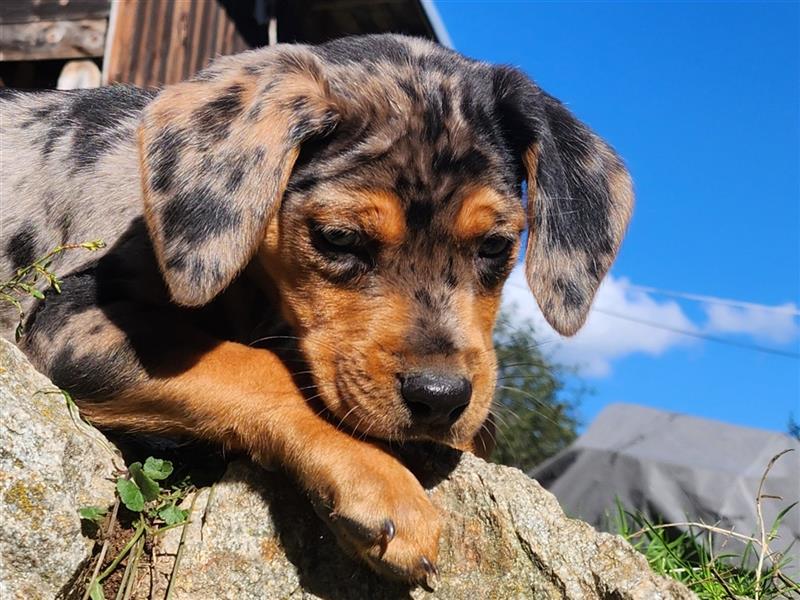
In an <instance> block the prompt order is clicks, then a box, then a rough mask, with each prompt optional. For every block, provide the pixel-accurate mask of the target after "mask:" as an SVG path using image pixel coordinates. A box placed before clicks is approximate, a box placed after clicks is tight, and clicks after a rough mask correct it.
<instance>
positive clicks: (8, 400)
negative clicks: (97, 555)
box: [0, 339, 115, 599]
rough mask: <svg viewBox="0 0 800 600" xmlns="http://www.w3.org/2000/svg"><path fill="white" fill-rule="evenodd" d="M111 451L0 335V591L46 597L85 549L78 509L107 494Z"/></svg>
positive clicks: (106, 500) (66, 580)
mask: <svg viewBox="0 0 800 600" xmlns="http://www.w3.org/2000/svg"><path fill="white" fill-rule="evenodd" d="M114 460H115V456H114V454H113V452H112V450H111V448H110V446H109V445H108V442H107V441H105V438H103V436H101V435H100V434H99V433H98V432H97V431H96V430H94V429H92V428H90V427H88V426H87V425H85V424H83V423H81V422H80V421H79V420H77V417H76V418H75V419H73V418H72V416H71V415H70V411H69V410H68V408H67V402H66V398H65V397H64V396H63V395H62V394H61V393H60V392H59V391H58V389H57V388H56V387H55V386H54V385H53V384H52V383H50V381H48V380H47V378H46V377H44V376H43V375H41V374H40V373H38V372H37V371H36V370H35V369H34V368H33V367H32V366H31V365H30V364H29V363H28V361H27V360H26V359H25V357H24V356H23V354H22V353H21V352H20V351H19V350H18V349H17V348H16V347H14V346H12V345H11V344H10V343H8V342H7V341H5V340H3V339H0V598H15V599H16V598H25V599H34V598H47V599H51V598H54V597H56V595H57V594H58V593H59V592H61V591H62V590H63V589H64V588H65V587H66V586H68V585H69V584H70V583H71V581H72V579H73V577H74V575H75V573H76V572H77V571H78V569H79V567H80V566H81V564H82V563H83V562H84V561H85V560H86V559H87V558H88V557H89V556H90V554H91V549H92V546H93V544H92V542H91V540H88V539H86V538H84V537H83V536H82V534H81V523H80V519H79V517H78V512H77V511H78V508H80V507H83V506H89V505H97V506H104V507H105V506H108V505H109V504H111V503H112V502H113V501H114V484H113V482H112V480H111V479H110V477H111V475H112V474H113V471H114Z"/></svg>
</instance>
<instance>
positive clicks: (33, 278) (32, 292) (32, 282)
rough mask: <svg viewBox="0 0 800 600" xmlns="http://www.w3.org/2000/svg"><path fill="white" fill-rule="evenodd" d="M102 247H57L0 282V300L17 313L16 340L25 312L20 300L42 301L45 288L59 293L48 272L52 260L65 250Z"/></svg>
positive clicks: (57, 283) (93, 244)
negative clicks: (9, 305) (27, 297)
mask: <svg viewBox="0 0 800 600" xmlns="http://www.w3.org/2000/svg"><path fill="white" fill-rule="evenodd" d="M104 247H105V243H103V242H102V241H100V240H95V241H93V242H83V243H81V244H64V245H62V246H57V247H56V248H54V249H53V250H51V251H50V252H48V253H47V254H45V255H44V256H42V257H41V258H39V259H37V260H35V261H34V262H33V263H32V264H30V265H28V266H25V267H20V268H19V269H17V270H16V271H15V272H14V275H13V276H12V277H11V279H9V280H8V281H2V282H0V300H1V301H4V302H8V303H9V304H11V305H12V306H14V308H16V309H17V312H18V313H19V323H18V325H17V329H16V332H15V335H16V339H17V340H19V339H20V338H21V337H22V334H23V333H24V325H23V320H24V319H25V311H24V310H23V308H22V298H23V297H25V296H31V297H33V298H36V299H37V300H44V292H42V290H41V289H40V288H41V287H45V289H46V287H48V286H49V287H50V288H52V289H53V290H55V292H56V293H57V294H60V293H61V280H60V279H59V278H58V277H57V276H56V274H55V273H54V272H53V271H51V270H50V267H51V265H52V263H53V260H55V258H56V257H57V256H59V255H60V254H62V253H64V252H66V251H67V250H76V249H79V248H80V249H83V250H89V251H90V252H94V251H96V250H100V248H104ZM43 281H44V282H46V284H47V285H46V286H40V284H41V283H42V282H43Z"/></svg>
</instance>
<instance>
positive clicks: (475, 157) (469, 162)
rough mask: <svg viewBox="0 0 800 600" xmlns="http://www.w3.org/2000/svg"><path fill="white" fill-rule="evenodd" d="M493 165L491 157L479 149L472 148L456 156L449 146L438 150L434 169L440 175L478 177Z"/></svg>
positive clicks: (434, 160) (434, 159) (434, 158)
mask: <svg viewBox="0 0 800 600" xmlns="http://www.w3.org/2000/svg"><path fill="white" fill-rule="evenodd" d="M491 167H492V163H491V162H490V160H489V157H488V156H487V155H486V154H484V153H483V152H481V151H480V150H478V149H477V148H470V149H469V150H467V151H466V152H464V153H463V154H459V155H458V156H456V155H455V154H454V153H453V150H452V149H451V148H449V147H447V148H444V149H443V150H440V151H438V152H436V153H435V154H434V156H433V169H434V172H435V173H437V174H438V175H445V174H452V175H456V176H458V177H465V178H471V179H476V178H478V177H480V176H481V175H483V174H485V173H486V172H487V171H489V170H490V169H491Z"/></svg>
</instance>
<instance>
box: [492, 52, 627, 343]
mask: <svg viewBox="0 0 800 600" xmlns="http://www.w3.org/2000/svg"><path fill="white" fill-rule="evenodd" d="M494 91H495V99H496V102H497V107H498V112H499V115H500V119H501V121H502V126H503V130H504V132H505V136H506V138H507V139H508V140H509V142H510V144H511V146H512V147H513V149H514V151H515V152H516V153H517V156H518V157H519V158H520V161H521V164H522V166H523V168H524V171H525V176H526V178H527V184H528V206H527V213H528V245H527V249H526V253H525V272H526V275H527V279H528V285H529V286H530V288H531V291H532V292H533V295H534V296H535V297H536V300H537V302H538V303H539V307H540V308H541V309H542V313H543V314H544V316H545V318H546V319H547V321H548V322H549V323H550V324H551V325H552V326H553V328H554V329H555V330H556V331H558V332H559V333H561V334H563V335H573V334H574V333H575V332H576V331H578V329H580V328H581V326H582V325H583V323H584V321H585V320H586V316H587V314H588V311H589V308H590V306H591V303H592V299H593V298H594V295H595V292H596V291H597V288H598V286H599V285H600V282H601V281H602V279H603V277H604V276H605V274H606V272H607V271H608V269H609V268H610V267H611V263H612V262H613V261H614V257H615V256H616V254H617V250H618V249H619V246H620V243H621V242H622V238H623V236H624V235H625V230H626V228H627V225H628V221H629V219H630V215H631V210H632V208H633V190H632V185H631V180H630V176H629V175H628V172H627V170H626V169H625V166H624V165H623V164H622V161H621V160H620V158H619V157H618V156H617V155H616V153H615V152H614V150H613V149H612V148H611V147H610V146H609V145H608V144H606V143H605V142H604V141H603V140H601V139H600V138H599V137H597V136H596V135H595V134H594V133H592V131H590V130H589V128H588V127H586V125H584V124H583V123H581V122H580V121H578V120H577V119H576V118H575V117H574V116H573V115H572V113H570V112H569V110H567V109H566V108H565V107H564V105H563V104H561V103H560V102H559V101H558V100H556V99H555V98H553V97H552V96H550V95H548V94H546V93H545V92H543V91H542V90H541V89H540V88H539V87H538V86H536V84H534V83H533V82H532V81H531V80H530V79H529V78H528V77H527V76H525V75H524V74H523V73H521V72H520V71H518V70H516V69H512V68H509V67H498V68H496V69H495V71H494Z"/></svg>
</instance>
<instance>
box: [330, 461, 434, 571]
mask: <svg viewBox="0 0 800 600" xmlns="http://www.w3.org/2000/svg"><path fill="white" fill-rule="evenodd" d="M369 454H371V453H369ZM359 462H360V464H358V465H351V466H350V467H349V468H347V467H345V468H339V469H337V471H339V472H338V476H337V477H335V478H334V480H333V481H332V484H331V489H330V490H329V493H328V494H326V496H327V498H328V501H327V502H324V503H322V504H320V505H318V507H317V512H318V513H319V514H320V516H321V517H322V518H323V519H324V520H325V521H326V522H327V523H328V525H329V526H330V528H331V529H332V531H333V532H334V534H335V535H336V537H337V539H338V541H339V544H340V545H341V546H342V547H343V548H344V549H345V550H346V551H348V552H350V553H351V554H353V555H355V556H357V557H359V558H361V559H362V560H364V561H365V562H366V563H367V564H368V565H369V566H370V567H372V569H373V570H375V571H376V572H377V573H379V574H381V575H383V576H386V577H390V578H393V579H399V580H402V581H408V582H411V583H417V584H422V585H426V586H430V583H431V580H432V579H433V578H435V577H436V574H437V571H436V560H437V557H438V554H439V535H440V532H441V522H440V515H439V511H438V510H437V509H436V507H434V505H433V504H432V503H431V501H430V500H429V499H428V496H427V495H426V493H425V490H424V489H423V488H422V486H421V485H420V483H419V482H418V481H417V479H416V478H415V477H414V475H412V474H411V472H410V471H408V469H406V468H405V467H404V466H403V465H402V464H400V463H399V462H398V461H397V460H395V459H394V458H392V457H391V456H389V455H386V454H383V453H382V452H380V453H379V454H377V453H376V454H375V455H374V456H370V457H369V458H364V460H363V461H359Z"/></svg>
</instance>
